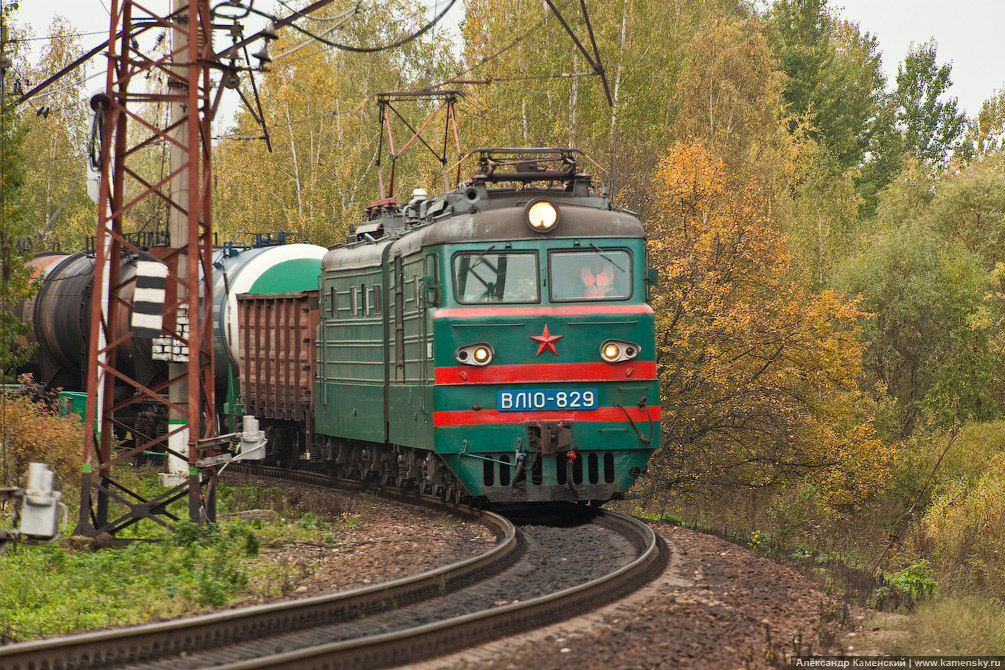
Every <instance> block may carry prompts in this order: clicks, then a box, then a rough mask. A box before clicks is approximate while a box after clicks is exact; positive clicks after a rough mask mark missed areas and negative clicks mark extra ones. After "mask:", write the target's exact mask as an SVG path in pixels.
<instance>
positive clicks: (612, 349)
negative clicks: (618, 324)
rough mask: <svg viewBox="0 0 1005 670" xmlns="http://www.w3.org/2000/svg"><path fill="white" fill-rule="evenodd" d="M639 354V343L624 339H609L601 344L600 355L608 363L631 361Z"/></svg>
mask: <svg viewBox="0 0 1005 670" xmlns="http://www.w3.org/2000/svg"><path fill="white" fill-rule="evenodd" d="M638 355H639V345H637V344H633V343H632V342H625V341H624V340H607V341H606V342H604V343H603V344H601V345H600V357H601V358H603V359H604V360H605V361H607V362H608V363H618V362H619V361H630V360H631V359H633V358H635V357H636V356H638Z"/></svg>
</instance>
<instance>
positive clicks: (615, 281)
mask: <svg viewBox="0 0 1005 670" xmlns="http://www.w3.org/2000/svg"><path fill="white" fill-rule="evenodd" d="M590 246H591V247H592V248H591V249H584V250H579V249H577V250H576V251H554V252H552V254H551V257H550V261H549V265H550V266H551V267H550V269H551V299H552V300H555V301H561V300H627V299H628V298H630V297H631V295H632V257H631V254H630V253H629V252H628V251H626V250H624V249H601V248H600V247H598V246H596V245H594V244H591V245H590Z"/></svg>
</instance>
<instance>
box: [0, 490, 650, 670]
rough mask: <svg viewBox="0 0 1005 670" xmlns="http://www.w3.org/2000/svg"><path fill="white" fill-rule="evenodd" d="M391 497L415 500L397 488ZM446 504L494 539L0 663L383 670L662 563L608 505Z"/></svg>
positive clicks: (22, 666)
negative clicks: (289, 597)
mask: <svg viewBox="0 0 1005 670" xmlns="http://www.w3.org/2000/svg"><path fill="white" fill-rule="evenodd" d="M280 472H282V471H280ZM270 474H276V473H270ZM285 476H286V477H287V478H294V479H297V480H299V481H304V482H309V483H321V482H329V483H330V480H328V479H327V478H324V477H320V476H318V475H311V474H309V473H299V472H297V473H285ZM340 486H342V487H346V486H348V487H350V488H353V487H355V488H360V487H364V486H365V485H362V484H359V483H354V484H353V483H349V484H347V483H345V482H343V483H342V484H340ZM366 488H368V490H371V491H372V490H374V487H366ZM391 497H395V498H398V499H402V498H407V500H408V501H409V502H415V500H414V497H413V496H408V495H406V494H403V493H401V492H398V491H397V490H394V491H393V494H391ZM424 504H429V505H432V504H433V502H432V501H429V500H427V501H425V503H424ZM448 507H450V508H452V509H455V511H456V512H457V513H461V514H465V515H473V514H479V518H480V520H481V522H483V523H485V524H486V525H487V526H488V527H489V528H490V529H492V531H493V532H494V533H495V534H496V537H497V538H498V540H499V541H498V542H497V544H496V545H495V546H494V547H493V548H492V549H490V550H489V551H487V552H484V553H483V554H481V555H478V556H474V557H471V558H469V559H466V560H463V561H459V562H457V563H454V564H451V565H448V566H445V567H443V568H439V569H437V570H431V571H428V572H426V573H423V574H420V575H415V576H412V577H408V578H403V579H399V580H395V581H392V582H387V583H384V584H377V585H373V586H370V587H366V588H362V589H354V590H352V591H346V592H342V593H336V594H331V595H326V596H318V597H314V598H307V599H302V600H295V601H288V602H282V603H272V604H268V605H260V606H256V607H249V608H243V609H237V610H229V611H225V612H219V613H216V614H210V615H206V616H200V617H192V618H189V619H182V620H177V621H169V622H164V623H157V624H148V625H144V626H135V627H130V628H125V629H118V630H111V631H103V632H98V633H88V634H82V635H74V636H69V637H64V638H56V639H52V640H40V641H36V642H27V643H22V644H17V645H12V646H10V647H4V648H0V670H42V669H43V668H48V669H56V668H66V669H70V668H85V667H86V668H96V667H102V668H111V667H115V668H124V667H126V668H163V669H164V670H168V669H175V668H208V667H214V668H226V669H228V670H238V669H244V668H283V667H288V668H326V669H329V670H332V669H335V668H354V669H355V668H377V667H389V666H393V665H398V664H401V663H406V662H409V661H414V660H417V659H420V658H428V657H432V656H437V655H442V654H445V653H447V652H450V651H455V650H457V649H460V648H463V647H466V646H470V645H473V644H477V643H479V642H483V641H486V640H490V639H493V638H497V637H501V636H504V635H510V634H515V633H518V632H520V631H523V630H528V629H531V628H535V627H539V626H542V625H546V624H549V623H553V622H555V621H559V620H562V619H565V618H568V617H570V616H572V615H574V614H576V613H579V612H582V611H585V610H587V609H591V608H593V607H596V606H597V605H599V604H602V603H605V602H609V601H611V600H614V599H616V598H618V597H620V596H622V595H624V594H626V593H628V592H630V591H631V590H633V589H635V588H638V587H639V586H641V585H642V584H643V583H645V582H646V581H648V580H649V579H651V578H652V577H653V576H655V575H656V574H658V572H659V571H660V570H661V569H662V567H663V565H664V564H665V561H666V553H667V552H666V548H665V547H664V546H662V545H661V543H660V541H659V540H658V538H657V536H656V535H655V534H654V533H653V532H652V531H651V530H650V529H649V528H648V527H647V526H645V525H644V524H642V523H640V522H638V521H636V520H634V519H631V518H629V517H625V516H622V515H618V514H614V513H611V512H597V511H594V510H590V509H588V508H583V507H577V506H568V507H557V508H555V509H554V510H553V512H552V517H553V518H550V519H546V520H545V521H546V523H544V524H541V523H540V522H541V519H539V518H519V517H516V518H515V519H516V523H515V524H514V523H513V522H511V521H510V520H508V519H506V518H504V517H502V516H499V515H496V514H493V513H490V512H481V513H478V512H476V511H475V510H471V509H469V508H461V509H456V508H457V507H458V506H456V505H449V506H448ZM518 526H519V528H518Z"/></svg>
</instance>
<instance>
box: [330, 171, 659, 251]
mask: <svg viewBox="0 0 1005 670" xmlns="http://www.w3.org/2000/svg"><path fill="white" fill-rule="evenodd" d="M536 200H547V201H549V202H551V203H553V204H554V205H555V206H556V208H557V209H558V212H559V223H558V226H557V227H556V228H555V229H554V230H553V231H552V232H550V233H538V232H536V231H534V230H532V229H531V228H530V226H529V225H528V224H527V220H526V212H525V208H526V206H527V205H528V204H529V203H530V202H532V201H536ZM643 236H644V230H643V227H642V222H641V221H639V219H638V217H637V216H636V215H635V214H634V213H633V212H629V211H627V210H616V209H615V208H614V207H613V206H612V205H611V203H610V200H609V198H607V197H606V195H597V194H594V193H591V192H590V191H589V186H588V184H586V183H582V182H572V183H570V184H569V185H567V186H565V187H561V188H527V187H524V188H513V187H500V188H491V187H488V186H486V185H484V184H477V183H476V184H472V183H468V184H467V185H462V186H461V187H460V188H458V189H457V190H455V191H451V192H450V193H447V194H445V195H443V196H440V197H438V198H432V199H428V200H421V201H417V200H413V201H412V202H410V203H408V204H407V205H405V207H403V208H402V209H401V210H400V211H395V212H393V213H389V214H385V215H384V216H382V217H380V218H375V219H371V220H369V221H367V222H365V223H363V224H362V225H360V226H359V228H357V229H356V231H355V232H354V233H353V234H352V235H350V238H349V240H348V241H347V243H346V244H343V245H337V246H336V247H333V248H332V250H333V251H334V250H336V249H339V250H342V253H339V254H337V255H338V256H339V257H340V261H339V263H338V265H339V266H341V267H346V266H347V265H359V266H365V265H370V264H372V263H373V262H374V260H377V259H379V258H380V256H381V255H382V254H381V251H379V249H382V248H383V247H384V246H386V244H388V243H393V244H394V247H395V249H394V251H395V253H397V252H400V253H403V254H409V253H412V252H414V251H416V250H418V249H419V248H421V247H424V246H429V245H438V244H455V243H462V242H473V241H478V242H482V241H488V242H492V241H503V240H535V239H542V238H549V237H550V238H591V239H592V238H609V237H618V238H626V237H627V238H632V237H636V238H641V237H643ZM347 252H348V253H347ZM329 256H332V253H331V252H329ZM378 262H379V261H378ZM328 265H329V264H328V263H325V266H326V267H328Z"/></svg>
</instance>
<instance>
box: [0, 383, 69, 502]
mask: <svg viewBox="0 0 1005 670" xmlns="http://www.w3.org/2000/svg"><path fill="white" fill-rule="evenodd" d="M79 419H80V417H78V416H77V415H76V414H72V415H70V416H54V415H52V414H51V413H50V412H49V411H48V409H47V408H46V407H45V406H44V405H41V404H37V403H35V402H32V400H30V399H29V398H26V397H23V396H14V395H9V394H8V395H7V396H6V397H4V398H3V399H2V402H0V431H2V434H3V435H4V436H5V437H4V439H3V445H2V447H0V452H2V456H0V458H2V459H3V460H4V461H5V463H6V468H7V473H8V477H9V479H10V485H11V486H23V485H24V484H25V481H24V477H25V476H26V474H27V472H28V464H29V463H33V462H37V463H46V464H47V465H48V466H49V468H50V469H52V471H53V472H54V473H55V474H56V481H57V484H65V483H67V482H72V481H75V480H77V479H79V477H80V467H81V461H82V459H83V451H84V427H83V425H82V424H81V423H80V420H79Z"/></svg>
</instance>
